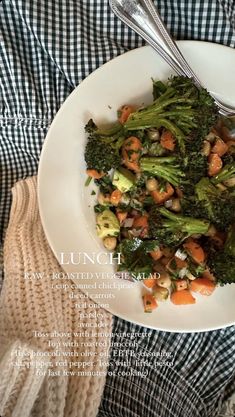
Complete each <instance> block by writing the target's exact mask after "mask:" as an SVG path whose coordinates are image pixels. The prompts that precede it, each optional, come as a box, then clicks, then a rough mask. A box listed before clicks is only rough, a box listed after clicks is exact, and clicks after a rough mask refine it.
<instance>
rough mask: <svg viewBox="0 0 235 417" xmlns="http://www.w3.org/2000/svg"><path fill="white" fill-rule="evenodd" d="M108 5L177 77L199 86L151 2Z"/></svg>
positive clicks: (123, 1)
mask: <svg viewBox="0 0 235 417" xmlns="http://www.w3.org/2000/svg"><path fill="white" fill-rule="evenodd" d="M110 5H111V8H112V9H113V11H114V13H115V14H116V15H117V16H118V17H119V19H121V20H122V21H123V22H124V23H125V24H126V25H128V26H129V27H130V28H131V29H133V30H134V31H135V32H137V33H138V34H139V35H140V36H141V37H142V38H144V39H145V40H146V42H147V43H148V44H150V45H151V46H152V47H153V48H154V49H155V50H156V51H157V52H158V54H159V55H160V56H161V57H162V58H163V59H164V60H165V61H166V62H167V63H168V64H169V65H170V66H171V67H172V68H173V69H174V71H175V72H176V73H177V74H178V75H184V76H186V77H189V78H192V79H193V80H194V82H195V83H196V84H200V81H199V80H198V78H197V76H196V74H195V73H194V72H193V70H192V69H191V68H190V66H189V65H188V63H187V61H186V60H185V59H184V57H183V55H182V54H181V52H180V50H179V48H178V47H177V45H176V43H175V42H174V40H173V39H172V38H171V36H170V34H169V33H168V31H167V29H166V27H165V25H164V23H163V21H162V19H161V17H160V15H159V13H158V12H157V10H156V9H155V7H154V5H153V3H152V2H151V0H110Z"/></svg>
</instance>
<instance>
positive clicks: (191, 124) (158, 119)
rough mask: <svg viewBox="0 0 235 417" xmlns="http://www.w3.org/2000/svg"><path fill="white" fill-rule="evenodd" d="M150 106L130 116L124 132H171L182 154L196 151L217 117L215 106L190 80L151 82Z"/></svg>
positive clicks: (178, 79)
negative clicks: (151, 130) (156, 130)
mask: <svg viewBox="0 0 235 417" xmlns="http://www.w3.org/2000/svg"><path fill="white" fill-rule="evenodd" d="M153 87H154V97H155V100H154V102H153V104H151V105H149V106H147V107H145V108H143V109H139V110H138V111H136V112H134V113H132V114H131V115H130V116H129V118H128V120H127V122H126V123H125V125H124V127H125V129H127V130H137V129H146V128H150V127H155V128H162V127H164V128H165V129H168V130H170V131H171V132H172V133H173V135H174V136H175V137H176V140H177V142H178V145H179V148H180V150H181V151H182V152H185V148H186V146H187V147H189V148H191V149H190V150H195V151H196V150H198V149H200V147H201V144H202V141H203V140H204V138H205V136H206V134H207V133H208V132H209V130H210V128H211V127H212V126H213V125H214V124H215V121H216V118H217V113H218V111H217V107H216V105H215V103H214V101H213V99H212V98H211V96H210V95H209V93H208V92H207V91H206V90H205V89H203V88H199V87H196V86H195V84H194V83H193V81H192V80H190V79H188V78H185V77H173V78H171V79H170V80H168V82H167V83H166V84H165V88H164V85H163V83H160V84H159V83H158V84H157V83H156V82H155V83H154V85H153Z"/></svg>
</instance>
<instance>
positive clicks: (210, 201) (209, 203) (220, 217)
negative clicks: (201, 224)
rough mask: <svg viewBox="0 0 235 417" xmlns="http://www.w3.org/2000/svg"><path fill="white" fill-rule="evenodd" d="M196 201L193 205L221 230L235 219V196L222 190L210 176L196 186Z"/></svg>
mask: <svg viewBox="0 0 235 417" xmlns="http://www.w3.org/2000/svg"><path fill="white" fill-rule="evenodd" d="M195 193H196V201H195V206H192V212H193V211H194V207H195V208H196V209H197V210H198V211H200V210H201V215H202V216H203V217H205V218H206V219H208V220H210V221H211V222H212V223H213V224H214V225H215V226H216V227H217V228H218V229H219V230H226V229H227V227H228V226H229V225H230V224H231V223H232V222H233V220H234V219H235V196H233V195H232V194H231V193H230V192H229V191H228V190H225V191H221V190H220V189H218V188H217V187H215V186H214V185H213V184H212V183H211V181H210V180H209V178H202V179H201V180H200V181H199V183H198V184H197V185H196V187H195Z"/></svg>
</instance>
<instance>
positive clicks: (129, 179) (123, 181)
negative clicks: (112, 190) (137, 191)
mask: <svg viewBox="0 0 235 417" xmlns="http://www.w3.org/2000/svg"><path fill="white" fill-rule="evenodd" d="M112 184H113V185H115V187H117V188H118V190H120V191H121V192H122V193H126V192H127V191H129V190H130V189H131V188H132V187H133V185H135V175H134V174H132V172H130V171H128V169H126V168H119V169H116V170H115V171H114V175H113V181H112Z"/></svg>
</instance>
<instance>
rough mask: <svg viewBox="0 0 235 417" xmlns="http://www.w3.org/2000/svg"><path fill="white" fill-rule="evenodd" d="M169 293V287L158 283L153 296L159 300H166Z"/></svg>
mask: <svg viewBox="0 0 235 417" xmlns="http://www.w3.org/2000/svg"><path fill="white" fill-rule="evenodd" d="M168 295H169V291H168V289H167V288H164V287H160V286H159V285H156V287H154V290H153V296H154V298H156V300H158V301H163V300H166V299H167V297H168Z"/></svg>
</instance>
